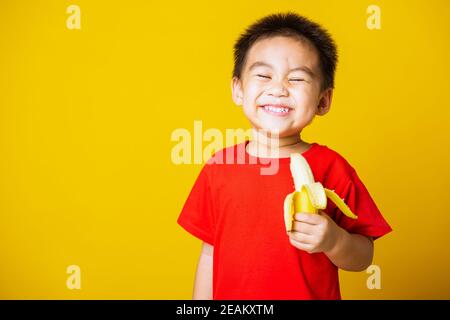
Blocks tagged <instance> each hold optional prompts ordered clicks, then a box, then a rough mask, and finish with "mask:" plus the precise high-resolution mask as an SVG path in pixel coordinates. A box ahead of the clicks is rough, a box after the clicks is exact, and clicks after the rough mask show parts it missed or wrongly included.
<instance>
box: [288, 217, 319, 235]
mask: <svg viewBox="0 0 450 320" xmlns="http://www.w3.org/2000/svg"><path fill="white" fill-rule="evenodd" d="M292 230H293V231H297V232H301V233H306V234H313V233H314V225H312V224H309V223H305V222H299V221H296V220H294V221H293V223H292Z"/></svg>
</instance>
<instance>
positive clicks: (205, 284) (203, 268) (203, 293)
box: [192, 242, 214, 300]
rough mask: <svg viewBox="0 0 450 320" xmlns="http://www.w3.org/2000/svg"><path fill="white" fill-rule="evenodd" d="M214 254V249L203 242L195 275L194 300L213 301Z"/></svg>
mask: <svg viewBox="0 0 450 320" xmlns="http://www.w3.org/2000/svg"><path fill="white" fill-rule="evenodd" d="M213 253H214V247H213V246H212V245H210V244H208V243H206V242H203V245H202V252H201V254H200V258H199V260H198V265H197V273H196V275H195V282H194V292H193V294H192V299H193V300H212V280H213V278H212V275H213Z"/></svg>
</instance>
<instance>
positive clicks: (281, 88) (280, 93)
mask: <svg viewBox="0 0 450 320" xmlns="http://www.w3.org/2000/svg"><path fill="white" fill-rule="evenodd" d="M268 94H269V95H272V96H275V97H285V96H287V95H288V90H287V89H286V86H285V85H284V84H283V82H282V81H276V82H273V83H272V84H271V86H270V87H269V90H268Z"/></svg>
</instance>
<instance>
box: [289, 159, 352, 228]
mask: <svg viewBox="0 0 450 320" xmlns="http://www.w3.org/2000/svg"><path fill="white" fill-rule="evenodd" d="M290 169H291V174H292V178H293V179H294V186H295V191H294V192H292V193H290V194H288V195H287V196H286V198H285V199H284V223H285V225H286V231H291V230H292V223H293V220H294V214H295V213H297V212H306V213H318V211H319V210H323V209H325V208H326V207H327V198H330V200H331V201H332V202H333V203H334V204H335V205H336V206H337V207H338V208H339V209H340V210H341V211H342V212H343V213H344V214H345V215H346V216H347V217H349V218H351V219H357V218H358V217H357V216H356V215H355V214H354V213H353V212H352V211H351V210H350V208H349V207H348V206H347V205H346V204H345V202H344V200H342V199H341V198H339V196H338V195H337V194H336V193H335V192H334V191H333V190H330V189H327V188H324V187H323V185H322V184H321V183H320V182H315V181H314V176H313V174H312V172H311V168H310V167H309V164H308V162H307V161H306V159H305V158H304V157H303V156H302V155H301V154H298V153H293V154H291V164H290Z"/></svg>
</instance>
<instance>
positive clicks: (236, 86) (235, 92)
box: [231, 77, 243, 106]
mask: <svg viewBox="0 0 450 320" xmlns="http://www.w3.org/2000/svg"><path fill="white" fill-rule="evenodd" d="M231 96H232V98H233V101H234V103H235V104H236V105H238V106H242V101H243V98H242V97H243V93H242V83H241V80H240V79H238V78H236V77H233V79H231Z"/></svg>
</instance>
